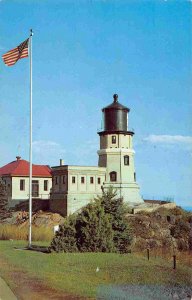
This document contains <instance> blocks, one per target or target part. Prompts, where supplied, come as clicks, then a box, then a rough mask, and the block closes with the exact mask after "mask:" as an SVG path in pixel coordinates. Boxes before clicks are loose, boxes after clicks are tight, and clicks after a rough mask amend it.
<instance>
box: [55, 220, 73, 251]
mask: <svg viewBox="0 0 192 300" xmlns="http://www.w3.org/2000/svg"><path fill="white" fill-rule="evenodd" d="M75 222H76V219H75V217H74V216H70V217H69V218H66V219H65V220H64V224H63V225H60V226H59V230H58V231H57V232H56V235H55V237H54V238H53V240H52V242H51V246H50V249H51V250H53V251H56V252H76V251H77V250H78V249H77V243H76V229H75Z"/></svg>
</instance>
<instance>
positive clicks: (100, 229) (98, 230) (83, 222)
mask: <svg viewBox="0 0 192 300" xmlns="http://www.w3.org/2000/svg"><path fill="white" fill-rule="evenodd" d="M130 243H131V231H130V229H129V227H128V224H127V222H126V220H125V209H124V205H123V199H121V198H117V195H116V192H115V191H114V190H113V189H112V188H109V189H108V190H107V191H103V194H102V196H100V197H97V198H96V199H95V200H94V201H93V202H92V203H89V204H88V205H86V206H85V207H84V208H82V210H81V212H80V213H78V214H77V215H76V214H74V215H72V216H69V217H67V218H66V220H65V222H64V224H63V225H62V226H60V229H59V231H58V233H57V234H56V235H55V237H54V238H53V241H52V243H51V249H52V250H53V251H57V252H61V251H63V252H76V251H81V252H119V253H127V252H128V251H129V247H130Z"/></svg>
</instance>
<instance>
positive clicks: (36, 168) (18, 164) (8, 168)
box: [0, 159, 51, 177]
mask: <svg viewBox="0 0 192 300" xmlns="http://www.w3.org/2000/svg"><path fill="white" fill-rule="evenodd" d="M32 173H33V176H36V177H51V168H50V167H49V166H45V165H33V166H32ZM2 175H4V176H5V175H11V176H29V162H28V161H26V160H24V159H17V160H14V161H12V162H11V163H9V164H7V165H5V166H3V167H2V168H0V176H2Z"/></svg>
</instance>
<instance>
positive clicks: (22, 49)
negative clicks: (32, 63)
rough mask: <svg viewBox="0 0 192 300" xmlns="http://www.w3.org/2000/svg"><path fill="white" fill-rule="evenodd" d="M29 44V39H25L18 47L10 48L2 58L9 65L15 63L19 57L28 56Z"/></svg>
mask: <svg viewBox="0 0 192 300" xmlns="http://www.w3.org/2000/svg"><path fill="white" fill-rule="evenodd" d="M28 44H29V39H27V40H25V41H24V42H23V43H21V44H20V45H19V46H17V47H16V48H14V49H12V50H9V51H8V52H7V53H5V54H3V55H2V59H3V61H4V63H5V64H6V65H7V66H12V65H14V64H15V63H16V62H17V61H18V60H19V59H21V58H25V57H28V56H29V54H28Z"/></svg>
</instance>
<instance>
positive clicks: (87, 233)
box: [75, 201, 114, 252]
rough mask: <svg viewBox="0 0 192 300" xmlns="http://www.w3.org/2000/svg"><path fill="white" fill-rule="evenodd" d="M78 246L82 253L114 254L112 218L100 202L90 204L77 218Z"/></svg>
mask: <svg viewBox="0 0 192 300" xmlns="http://www.w3.org/2000/svg"><path fill="white" fill-rule="evenodd" d="M75 227H76V231H77V244H78V249H79V250H80V251H82V252H85V251H91V252H112V251H113V250H114V244H113V230H112V226H111V224H110V216H109V215H108V214H105V211H104V208H103V206H102V205H101V202H100V201H96V202H94V203H91V204H88V205H87V206H86V207H85V208H84V209H83V210H82V212H81V214H79V215H78V216H77V220H76V225H75Z"/></svg>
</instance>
